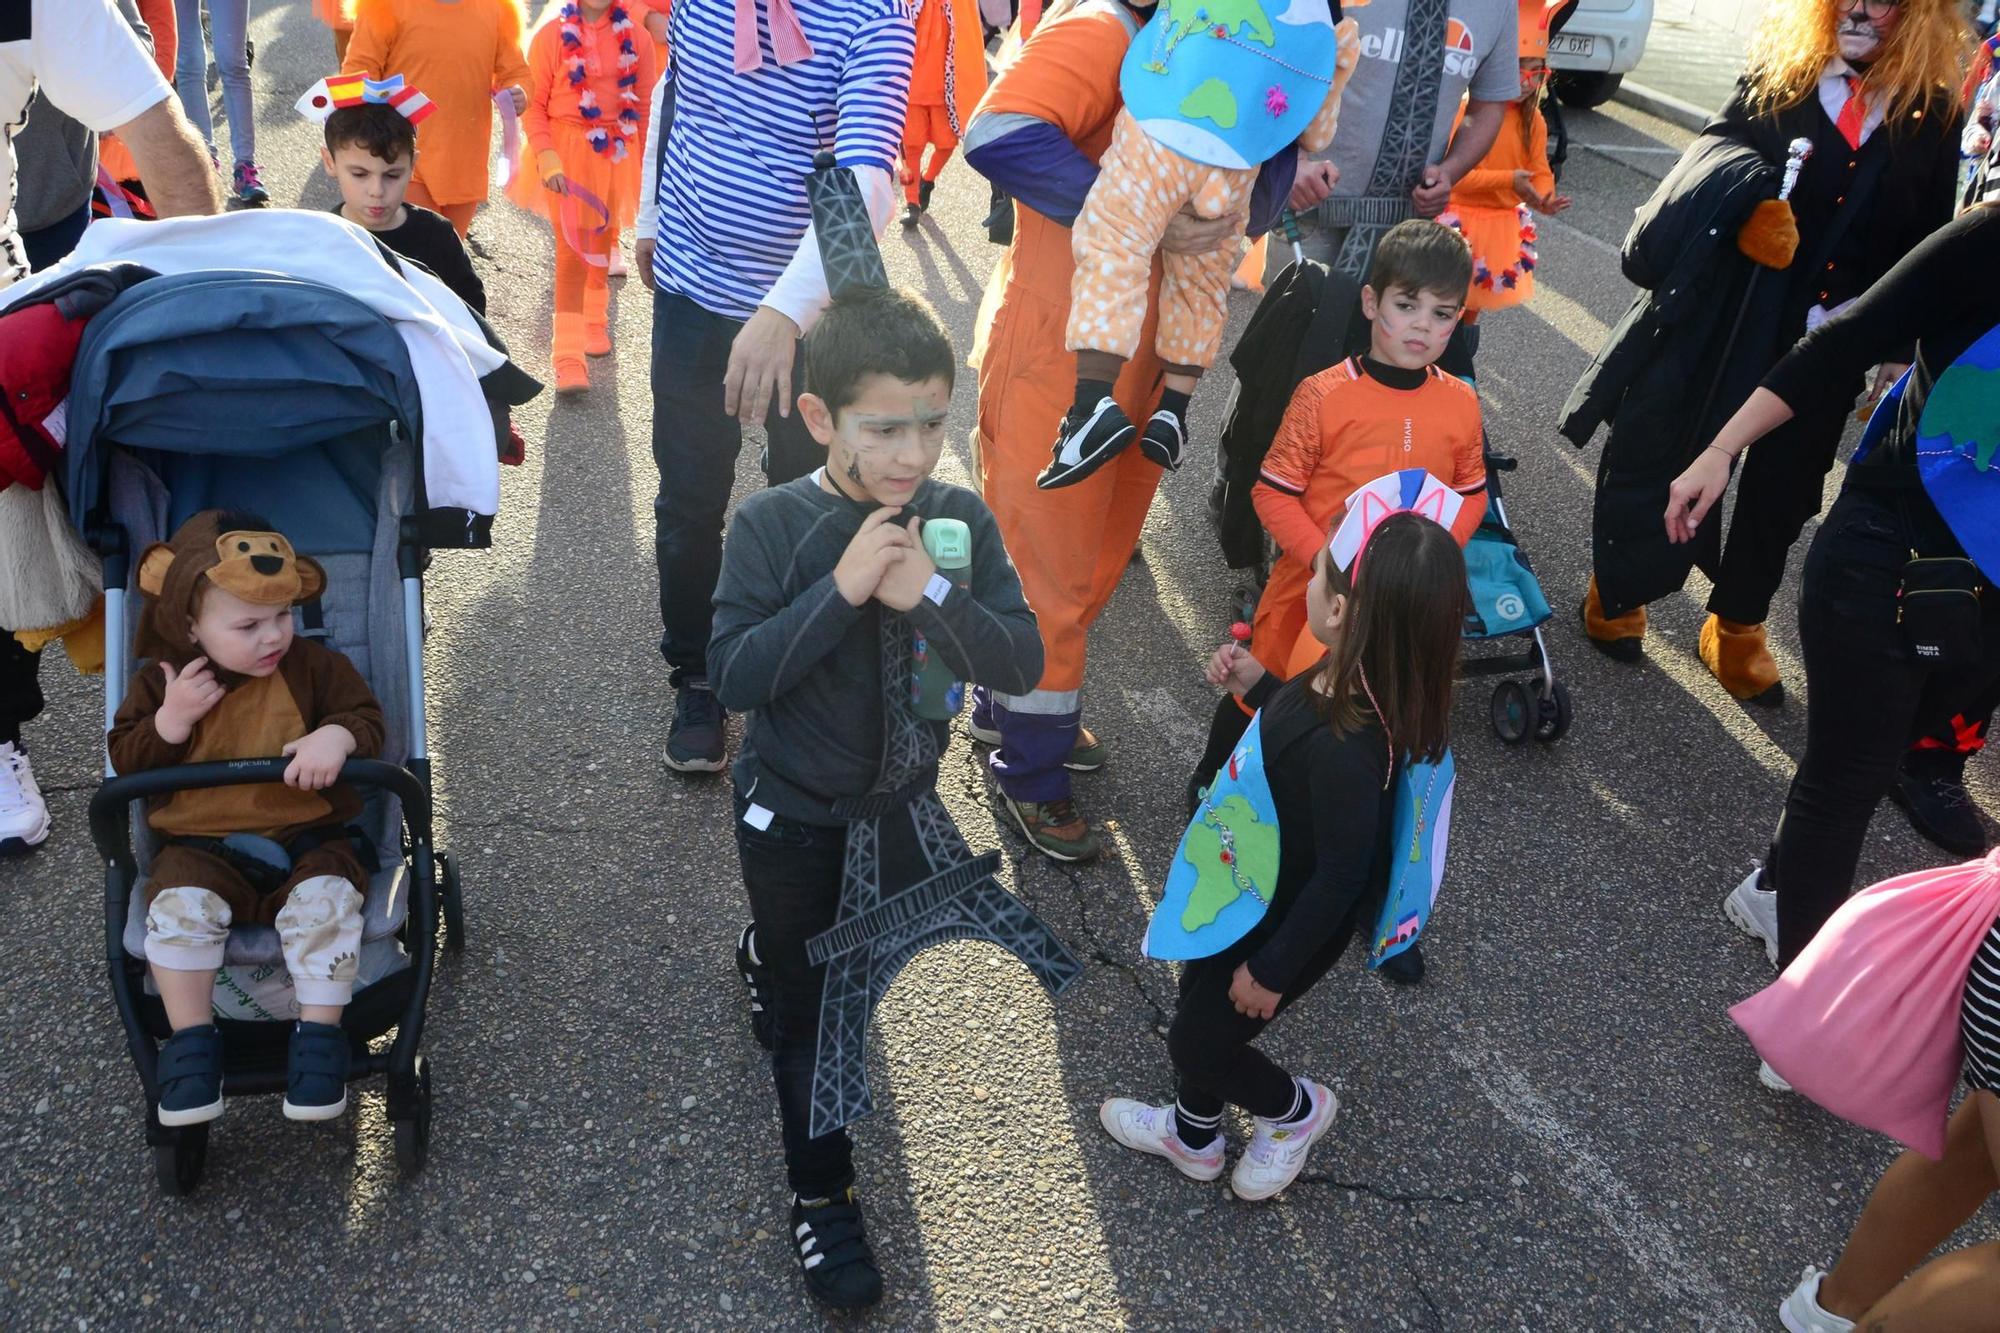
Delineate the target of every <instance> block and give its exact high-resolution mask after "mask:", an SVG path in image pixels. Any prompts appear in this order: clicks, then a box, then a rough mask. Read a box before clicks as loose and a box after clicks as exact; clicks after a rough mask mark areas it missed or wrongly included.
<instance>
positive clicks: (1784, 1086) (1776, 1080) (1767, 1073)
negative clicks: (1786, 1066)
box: [1757, 1060, 1792, 1092]
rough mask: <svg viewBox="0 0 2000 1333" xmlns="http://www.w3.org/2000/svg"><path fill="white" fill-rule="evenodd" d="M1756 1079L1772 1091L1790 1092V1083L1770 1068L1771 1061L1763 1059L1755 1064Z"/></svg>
mask: <svg viewBox="0 0 2000 1333" xmlns="http://www.w3.org/2000/svg"><path fill="white" fill-rule="evenodd" d="M1757 1081H1758V1082H1759V1083H1762V1084H1763V1085H1764V1086H1765V1087H1767V1088H1769V1089H1770V1090H1771V1091H1772V1092H1790V1091H1791V1090H1792V1085H1791V1084H1789V1083H1787V1082H1785V1079H1784V1075H1782V1074H1780V1073H1779V1072H1778V1071H1777V1070H1775V1069H1773V1068H1771V1062H1770V1061H1769V1060H1764V1061H1761V1062H1759V1063H1758V1065H1757Z"/></svg>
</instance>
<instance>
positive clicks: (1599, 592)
mask: <svg viewBox="0 0 2000 1333" xmlns="http://www.w3.org/2000/svg"><path fill="white" fill-rule="evenodd" d="M1969 49H1970V47H1969V37H1968V36H1967V35H1966V34H1965V32H1964V29H1963V24H1962V20H1961V19H1960V18H1959V16H1958V13H1957V10H1956V8H1955V6H1954V4H1953V2H1952V0H1903V3H1901V4H1896V3H1892V0H1852V3H1847V2H1846V0H1781V3H1779V4H1778V5H1776V6H1775V7H1774V8H1773V9H1772V10H1771V11H1770V12H1769V14H1768V15H1767V18H1766V20H1765V26H1764V28H1763V29H1762V30H1760V34H1759V37H1758V40H1757V42H1756V44H1755V45H1754V46H1753V51H1752V55H1751V62H1750V69H1749V71H1748V72H1747V73H1746V74H1745V75H1744V77H1743V79H1742V80H1741V82H1740V83H1739V84H1738V87H1737V92H1736V96H1735V97H1734V98H1733V99H1732V100H1731V102H1730V104H1729V106H1728V107H1726V108H1725V109H1724V110H1723V112H1722V113H1721V114H1720V115H1719V116H1718V117H1717V118H1716V119H1715V120H1714V121H1712V122H1711V123H1710V124H1709V125H1708V127H1707V128H1706V129H1705V130H1704V131H1703V133H1702V137H1701V138H1699V139H1697V140H1696V141H1695V143H1694V145H1692V146H1691V147H1690V148H1689V150H1688V153H1687V155H1686V156H1685V157H1684V158H1683V160H1682V162H1681V163H1680V164H1679V165H1678V166H1677V167H1676V169H1675V171H1674V173H1673V174H1671V175H1670V176H1669V177H1668V178H1667V180H1666V181H1664V182H1663V183H1662V185H1661V188H1660V191H1659V192H1658V193H1656V194H1655V196H1654V198H1653V199H1652V200H1651V201H1650V202H1649V203H1648V205H1647V206H1646V208H1645V209H1643V210H1642V211H1641V215H1640V220H1639V222H1638V224H1637V225H1635V227H1634V230H1633V235H1632V237H1631V238H1630V239H1628V242H1627V246H1626V258H1627V265H1626V267H1627V272H1628V275H1630V276H1634V277H1635V278H1637V279H1643V278H1645V277H1647V276H1653V275H1649V274H1648V273H1646V272H1645V271H1644V270H1645V269H1646V268H1647V267H1649V266H1648V265H1645V264H1636V265H1635V262H1634V260H1635V255H1636V254H1637V253H1638V252H1639V251H1641V250H1647V251H1650V253H1651V254H1652V255H1654V256H1655V257H1656V262H1655V263H1654V264H1653V265H1651V266H1650V267H1652V268H1653V269H1654V270H1655V272H1656V274H1657V278H1656V281H1655V283H1653V284H1649V285H1651V287H1652V290H1650V291H1649V292H1647V293H1645V294H1642V295H1641V297H1640V299H1639V301H1638V303H1637V304H1636V305H1635V307H1634V311H1633V314H1632V315H1628V317H1627V319H1626V321H1625V322H1624V323H1622V324H1621V325H1620V326H1619V328H1618V329H1617V330H1616V331H1615V332H1614V333H1613V335H1612V338H1611V340H1610V341H1609V342H1608V343H1607V345H1606V347H1605V349H1604V350H1603V351H1602V352H1600V353H1599V356H1598V360H1597V362H1596V363H1595V364H1593V366H1592V367H1591V370H1590V371H1589V372H1587V373H1586V374H1585V376H1584V379H1583V380H1582V381H1581V382H1580V383H1579V384H1578V385H1577V389H1576V391H1575V393H1573V394H1572V396H1571V400H1570V405H1569V407H1568V408H1567V409H1566V412H1565V419H1564V422H1563V430H1564V433H1565V434H1567V435H1568V436H1569V437H1570V438H1571V439H1572V440H1573V441H1575V442H1577V443H1578V444H1579V445H1581V444H1583V443H1586V442H1587V441H1588V440H1589V438H1590V436H1591V434H1592V432H1593V431H1594V430H1595V429H1596V427H1597V425H1598V424H1599V423H1600V422H1604V421H1609V422H1610V423H1611V434H1610V438H1609V439H1608V440H1607V441H1606V443H1605V448H1604V457H1603V461H1602V463H1601V465H1600V469H1599V474H1598V493H1597V502H1596V510H1595V515H1594V520H1595V521H1594V533H1593V560H1592V572H1593V577H1592V581H1591V586H1590V589H1589V592H1588V595H1587V597H1586V600H1585V604H1584V612H1583V614H1584V621H1585V626H1586V630H1587V632H1588V634H1589V635H1590V637H1591V640H1592V642H1593V643H1594V644H1596V646H1598V647H1599V648H1601V649H1603V650H1604V651H1605V652H1607V653H1609V654H1610V655H1612V656H1614V657H1617V658H1619V659H1621V660H1627V661H1632V660H1637V658H1638V657H1639V656H1640V655H1641V651H1642V649H1641V642H1642V636H1643V635H1644V633H1645V626H1646V615H1645V606H1646V604H1647V603H1648V602H1651V601H1653V600H1655V599H1657V598H1659V597H1662V596H1665V595H1666V594H1668V593H1670V592H1673V591H1676V590H1677V589H1679V588H1680V586H1681V585H1682V583H1683V582H1685V580H1686V578H1687V573H1688V570H1689V568H1690V567H1691V566H1696V565H1698V566H1700V568H1701V569H1702V570H1703V571H1704V572H1706V573H1707V574H1708V575H1709V576H1710V578H1711V579H1713V580H1714V583H1715V588H1714V591H1713V593H1712V594H1711V596H1710V598H1709V602H1708V610H1709V613H1710V614H1709V616H1708V620H1707V622H1706V623H1705V624H1704V625H1703V627H1702V633H1701V656H1702V660H1703V661H1704V662H1705V663H1706V664H1707V665H1708V667H1709V669H1710V670H1711V671H1712V672H1714V673H1715V675H1716V676H1717V677H1718V678H1719V679H1720V680H1721V681H1722V683H1723V684H1724V685H1725V686H1727V687H1728V689H1729V690H1730V692H1731V693H1732V694H1734V695H1735V696H1736V697H1738V698H1740V699H1758V700H1762V701H1767V702H1775V701H1777V700H1778V699H1780V698H1782V688H1783V687H1782V685H1781V684H1780V683H1779V680H1778V672H1777V665H1776V663H1775V662H1774V661H1773V660H1772V658H1771V655H1770V653H1769V651H1768V650H1767V649H1766V648H1765V646H1764V620H1765V618H1766V616H1767V615H1768V613H1769V610H1770V604H1771V599H1772V597H1773V595H1774V594H1775V593H1776V591H1777V589H1778V586H1779V585H1780V583H1782V582H1783V579H1784V571H1785V559H1786V555H1787V553H1788V552H1789V550H1790V549H1791V545H1792V543H1793V542H1794V541H1796V540H1797V539H1798V535H1799V533H1800V531H1801V530H1802V529H1803V528H1804V525H1805V522H1806V520H1807V519H1809V518H1810V517H1812V516H1813V515H1814V514H1816V513H1818V512H1819V507H1820V494H1821V489H1822V485H1823V482H1824V479H1825V477H1826V474H1827V471H1828V470H1829V469H1830V468H1831V467H1832V465H1833V459H1834V455H1835V451H1836V450H1837V448H1838V447H1839V443H1840V437H1841V433H1842V430H1843V428H1844V426H1845V424H1846V421H1847V418H1848V414H1849V411H1850V410H1851V408H1852V406H1853V404H1854V401H1855V399H1856V397H1857V396H1858V395H1859V394H1860V393H1861V391H1862V389H1863V387H1864V383H1863V380H1864V376H1863V374H1861V373H1856V374H1854V375H1852V376H1850V377H1848V378H1845V379H1843V380H1841V381H1840V382H1838V383H1831V382H1830V383H1827V384H1825V385H1823V386H1821V390H1820V392H1819V393H1817V394H1816V395H1815V397H1814V399H1813V401H1812V402H1810V403H1806V404H1802V405H1801V407H1800V409H1799V411H1798V412H1797V413H1796V414H1795V415H1794V417H1793V418H1792V419H1791V420H1790V421H1788V422H1787V423H1786V424H1785V426H1784V427H1782V428H1781V429H1780V430H1779V431H1777V432H1776V433H1774V434H1773V436H1772V437H1771V438H1770V439H1767V440H1766V441H1764V443H1763V444H1762V445H1761V446H1760V447H1759V449H1758V451H1757V454H1756V455H1754V456H1753V458H1752V460H1751V461H1749V462H1747V463H1746V465H1745V468H1744V473H1743V477H1742V479H1741V481H1740V482H1739V489H1738V494H1737V502H1736V509H1735V517H1734V519H1733V521H1732V522H1731V524H1730V530H1729V535H1728V541H1727V543H1725V542H1724V541H1723V540H1722V532H1721V524H1720V516H1719V515H1717V516H1716V517H1715V518H1714V519H1713V520H1711V521H1710V522H1709V523H1708V524H1707V525H1705V526H1704V528H1703V529H1702V530H1701V531H1700V532H1699V533H1698V534H1696V538H1695V540H1694V541H1693V542H1691V543H1688V544H1686V545H1681V546H1669V545H1668V544H1667V543H1666V542H1665V541H1664V540H1663V538H1662V536H1661V534H1660V532H1659V523H1658V515H1659V513H1660V508H1661V505H1662V504H1663V502H1664V501H1665V498H1666V489H1667V486H1668V484H1669V483H1670V482H1671V480H1672V479H1673V477H1674V476H1675V474H1676V473H1678V472H1679V471H1680V470H1681V469H1682V468H1683V467H1684V466H1686V464H1687V462H1688V461H1689V459H1690V458H1691V457H1692V456H1693V455H1694V454H1695V453H1696V452H1697V451H1698V450H1700V448H1701V447H1702V445H1703V444H1705V443H1706V442H1707V441H1708V440H1709V439H1710V438H1712V437H1713V435H1714V432H1715V429H1716V427H1717V426H1718V425H1719V424H1720V423H1721V422H1722V421H1723V420H1724V419H1726V418H1727V417H1728V415H1729V414H1730V413H1731V412H1733V411H1734V410H1735V409H1736V408H1737V407H1738V406H1739V405H1740V404H1741V403H1742V402H1743V400H1744V398H1745V397H1746V396H1747V395H1748V394H1749V392H1750V390H1751V389H1752V388H1753V387H1754V386H1755V385H1756V384H1757V382H1758V380H1759V378H1760V377H1761V376H1762V375H1763V374H1764V373H1765V372H1766V371H1768V370H1769V369H1770V368H1771V366H1772V365H1773V364H1774V363H1775V362H1776V361H1777V359H1778V358H1779V357H1780V356H1781V355H1782V354H1783V353H1784V351H1785V349H1787V348H1788V347H1790V346H1791V344H1792V343H1793V342H1794V341H1796V340H1797V339H1798V338H1799V336H1800V335H1802V334H1804V333H1805V332H1807V331H1808V330H1809V329H1811V328H1815V327H1817V326H1818V325H1819V324H1820V323H1822V322H1823V321H1824V320H1825V319H1827V318H1828V317H1829V316H1830V315H1832V314H1833V313H1834V312H1836V311H1838V310H1840V309H1841V308H1843V307H1844V306H1845V305H1846V304H1847V303H1849V302H1851V301H1852V300H1853V299H1854V298H1855V297H1857V296H1859V295H1860V294H1861V293H1862V292H1863V291H1865V290H1866V289H1867V288H1868V286H1869V285H1870V284H1871V283H1873V282H1874V281H1875V280H1876V279H1877V278H1879V277H1881V276H1882V274H1884V273H1885V272H1887V271H1888V270H1889V268H1890V267H1891V266H1892V265H1893V264H1895V262H1896V261H1897V260H1898V259H1900V258H1901V257H1902V256H1903V255H1905V254H1907V253H1908V252H1909V251H1910V250H1911V249H1912V248H1913V247H1914V246H1916V244H1917V243H1918V242H1919V241H1921V240H1922V239H1923V238H1924V237H1925V236H1926V235H1928V234H1929V233H1930V232H1931V231H1933V230H1934V229H1936V228H1937V227H1938V226H1939V225H1941V224H1942V223H1944V222H1945V221H1946V220H1947V219H1948V218H1949V217H1950V216H1951V210H1952V203H1953V197H1954V195H1955V193H1956V184H1957V170H1958V136H1959V124H1958V121H1959V117H1958V108H1957V102H1956V99H1955V97H1954V96H1953V94H1952V93H1951V92H1950V88H1951V87H1952V86H1954V85H1955V83H1956V79H1957V76H1958V73H1959V71H1960V70H1961V69H1962V66H1963V62H1964V59H1965V56H1966V54H1967V53H1968V52H1969ZM1836 52H1837V53H1836ZM1798 140H1804V141H1806V142H1808V143H1810V145H1811V154H1810V156H1809V157H1807V158H1806V160H1805V163H1804V166H1803V168H1802V169H1801V170H1800V172H1799V175H1798V178H1797V182H1796V186H1795V188H1794V190H1793V191H1792V193H1791V196H1790V199H1789V201H1788V202H1787V201H1780V200H1777V199H1775V198H1772V196H1773V195H1774V194H1776V193H1777V183H1778V180H1779V177H1780V176H1781V174H1782V172H1783V169H1784V166H1785V163H1786V159H1787V155H1788V152H1789V151H1790V148H1791V145H1792V144H1793V143H1794V142H1795V141H1798ZM1746 160H1749V161H1751V162H1753V163H1761V165H1762V167H1763V170H1762V171H1761V172H1754V173H1753V172H1749V171H1748V170H1747V169H1746V167H1745V162H1746ZM1750 174H1754V175H1756V176H1757V177H1758V179H1756V180H1755V181H1754V182H1752V183H1750V184H1747V185H1746V184H1745V183H1744V180H1745V177H1746V176H1747V175H1750ZM1718 178H1726V180H1727V182H1728V183H1729V184H1730V185H1731V186H1732V188H1731V189H1728V190H1721V189H1718V187H1717V185H1716V180H1717V179H1718ZM1649 231H1650V234H1649ZM1635 267H1636V268H1638V269H1639V270H1640V271H1639V272H1634V269H1635ZM1662 283H1663V284H1664V285H1661V284H1662ZM1908 356H1909V354H1908V351H1907V350H1906V349H1891V351H1890V353H1889V354H1888V355H1887V356H1886V357H1885V363H1886V366H1887V368H1888V369H1893V370H1897V371H1900V369H1901V367H1900V365H1898V364H1896V363H1897V362H1901V361H1907V360H1908ZM1878 382H1880V383H1886V382H1887V380H1886V378H1883V377H1878Z"/></svg>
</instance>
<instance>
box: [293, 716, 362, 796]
mask: <svg viewBox="0 0 2000 1333" xmlns="http://www.w3.org/2000/svg"><path fill="white" fill-rule="evenodd" d="M283 753H285V754H288V755H290V756H291V758H292V762H291V763H290V764H288V765H286V766H285V785H286V786H287V787H297V788H298V789H299V790H300V791H321V790H323V789H325V788H327V787H331V786H332V785H333V784H334V783H335V781H337V780H338V779H339V777H340V766H341V765H342V764H344V763H346V762H347V756H349V755H351V754H353V753H354V733H353V732H351V731H349V730H348V729H347V728H346V727H343V726H341V725H340V724H339V723H337V722H329V723H327V724H326V725H325V726H323V727H321V728H320V729H319V730H318V731H315V732H312V733H310V734H308V735H305V736H301V737H299V738H298V739H297V740H295V741H293V742H291V743H290V744H289V745H287V746H285V748H284V750H283Z"/></svg>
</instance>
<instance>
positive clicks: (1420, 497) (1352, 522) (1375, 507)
mask: <svg viewBox="0 0 2000 1333" xmlns="http://www.w3.org/2000/svg"><path fill="white" fill-rule="evenodd" d="M1464 503H1465V497H1464V496H1462V495H1460V494H1459V493H1458V492H1457V491H1454V490H1453V489H1452V488H1451V487H1449V486H1447V485H1445V484H1444V483H1443V482H1441V481H1439V480H1438V479H1437V478H1436V477H1433V476H1432V475H1431V474H1430V473H1428V472H1426V471H1424V470H1423V469H1422V468H1420V467H1413V468H1405V469H1404V470H1403V471H1401V472H1391V473H1389V474H1388V475H1387V476H1382V477H1377V478H1375V480H1373V481H1371V482H1369V483H1368V484H1367V485H1365V486H1362V487H1359V488H1357V489H1356V490H1355V492H1354V494H1352V495H1350V496H1348V497H1347V516H1346V517H1345V518H1343V519H1341V520H1340V526H1339V527H1338V528H1335V529H1334V532H1333V540H1331V541H1329V542H1328V543H1327V544H1326V550H1327V554H1328V555H1330V556H1332V557H1333V564H1334V567H1335V568H1336V569H1338V570H1339V571H1340V572H1341V573H1343V574H1348V575H1352V574H1353V572H1354V567H1355V562H1356V561H1358V560H1359V559H1360V558H1361V548H1362V547H1364V546H1366V545H1367V544H1368V539H1369V538H1370V537H1372V536H1374V535H1375V529H1377V528H1379V527H1381V526H1382V520H1383V519H1386V518H1388V517H1389V516H1390V515H1391V514H1420V515H1422V516H1423V517H1425V518H1427V519H1429V520H1431V522H1433V523H1435V524H1437V525H1438V526H1439V527H1442V528H1449V527H1450V526H1451V525H1452V524H1453V523H1455V522H1457V521H1458V510H1459V506H1461V505H1463V504H1464Z"/></svg>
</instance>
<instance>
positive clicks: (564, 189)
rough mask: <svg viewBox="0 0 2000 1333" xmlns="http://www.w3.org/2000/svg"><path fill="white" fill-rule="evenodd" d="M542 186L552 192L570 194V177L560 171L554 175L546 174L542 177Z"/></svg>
mask: <svg viewBox="0 0 2000 1333" xmlns="http://www.w3.org/2000/svg"><path fill="white" fill-rule="evenodd" d="M542 188H543V189H544V190H547V191H548V192H549V193H550V194H568V193H569V177H567V176H565V175H563V174H562V173H561V172H560V171H558V172H557V173H556V174H555V175H553V176H544V177H542Z"/></svg>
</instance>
